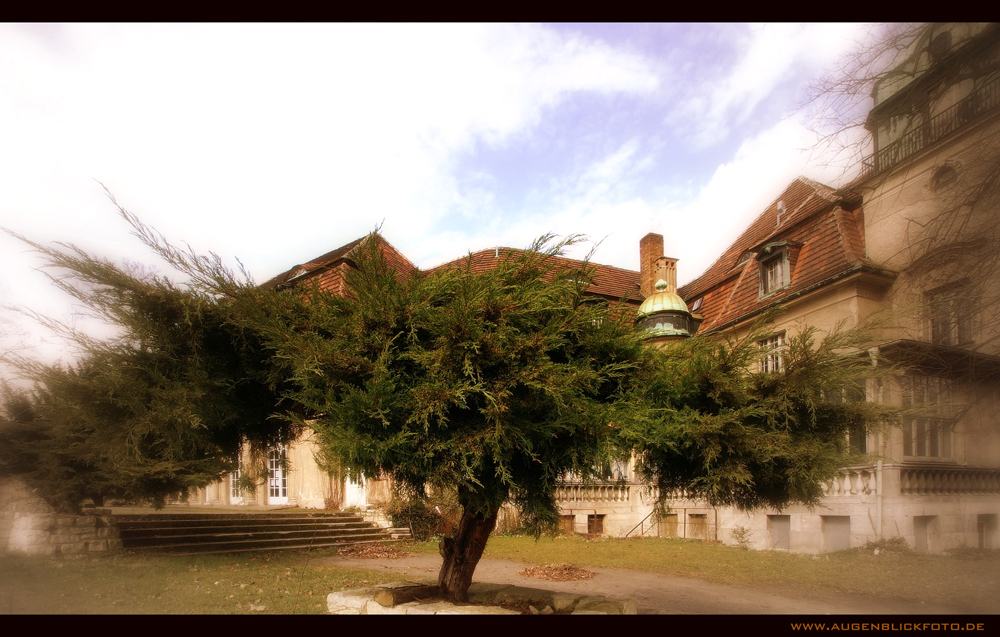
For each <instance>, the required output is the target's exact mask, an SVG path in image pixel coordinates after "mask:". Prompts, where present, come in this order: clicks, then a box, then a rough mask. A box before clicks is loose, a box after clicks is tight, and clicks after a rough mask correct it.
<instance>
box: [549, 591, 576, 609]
mask: <svg viewBox="0 0 1000 637" xmlns="http://www.w3.org/2000/svg"><path fill="white" fill-rule="evenodd" d="M581 597H582V595H574V594H573V593H553V594H552V609H553V610H555V611H556V612H557V613H560V612H563V611H567V610H573V608H574V607H576V603H577V602H578V601H580V599H581Z"/></svg>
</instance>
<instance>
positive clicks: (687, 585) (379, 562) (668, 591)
mask: <svg viewBox="0 0 1000 637" xmlns="http://www.w3.org/2000/svg"><path fill="white" fill-rule="evenodd" d="M314 563H324V564H331V565H337V566H345V567H353V568H366V569H371V570H384V571H391V572H397V573H400V574H402V575H405V576H406V577H407V578H412V579H424V578H427V579H435V578H436V577H437V573H438V570H439V569H440V567H441V557H440V556H437V555H428V554H419V555H411V556H410V557H405V558H401V559H357V558H346V557H343V556H336V557H324V558H318V559H316V560H315V561H314ZM528 566H529V565H528V564H520V563H517V562H509V561H506V560H489V559H484V560H482V561H481V562H480V563H479V566H478V567H477V568H476V574H475V576H474V578H473V581H475V582H487V583H493V584H514V585H518V586H526V587H529V588H544V589H547V590H554V591H563V592H567V593H584V594H589V595H606V596H609V597H631V598H632V599H634V600H636V603H637V604H638V607H639V612H640V613H643V614H653V615H655V614H693V615H728V614H748V615H756V614H765V615H785V614H794V615H827V614H829V615H859V614H866V613H870V614H873V615H887V614H888V615H895V614H912V613H919V614H935V615H936V614H966V613H970V612H972V613H975V612H983V610H982V609H980V610H978V611H977V610H975V609H969V608H958V607H955V606H950V605H946V604H941V603H936V602H932V603H923V602H918V601H912V600H886V599H875V598H872V597H869V596H865V595H851V594H846V593H835V592H824V593H801V594H795V595H791V594H787V593H779V592H774V591H767V590H763V589H747V588H740V587H735V586H726V585H723V584H713V583H710V582H704V581H701V580H698V579H693V578H688V577H680V576H675V575H662V574H657V573H646V572H642V571H630V570H624V569H610V568H596V567H589V566H588V567H586V568H587V570H590V571H593V572H595V573H597V575H596V576H595V577H593V578H591V579H586V580H577V581H569V582H554V581H548V580H541V579H534V578H527V577H523V576H521V575H518V572H519V571H522V570H524V569H525V568H527V567H528ZM986 612H991V611H986ZM992 612H996V611H992Z"/></svg>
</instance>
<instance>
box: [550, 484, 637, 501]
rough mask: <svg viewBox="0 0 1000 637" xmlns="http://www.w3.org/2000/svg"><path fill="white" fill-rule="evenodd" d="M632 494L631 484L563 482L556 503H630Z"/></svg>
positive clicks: (557, 492) (558, 488)
mask: <svg viewBox="0 0 1000 637" xmlns="http://www.w3.org/2000/svg"><path fill="white" fill-rule="evenodd" d="M631 492H632V485H629V484H615V483H596V484H587V483H583V482H563V483H560V484H559V486H558V487H556V502H558V503H559V504H561V505H568V504H571V503H578V502H628V501H629V497H630V496H631Z"/></svg>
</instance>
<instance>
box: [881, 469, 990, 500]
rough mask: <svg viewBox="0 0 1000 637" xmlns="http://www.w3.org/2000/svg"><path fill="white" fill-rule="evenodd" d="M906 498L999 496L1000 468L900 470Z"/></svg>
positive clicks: (900, 478)
mask: <svg viewBox="0 0 1000 637" xmlns="http://www.w3.org/2000/svg"><path fill="white" fill-rule="evenodd" d="M899 492H900V493H901V494H903V495H953V494H956V495H957V494H963V495H980V494H981V495H987V494H996V493H1000V469H973V468H967V467H905V466H904V467H901V468H900V470H899Z"/></svg>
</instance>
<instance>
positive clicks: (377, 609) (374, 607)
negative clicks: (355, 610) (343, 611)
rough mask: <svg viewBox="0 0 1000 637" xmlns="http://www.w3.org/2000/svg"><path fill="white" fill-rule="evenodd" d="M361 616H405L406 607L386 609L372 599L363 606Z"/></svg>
mask: <svg viewBox="0 0 1000 637" xmlns="http://www.w3.org/2000/svg"><path fill="white" fill-rule="evenodd" d="M361 614H362V615H405V614H406V605H399V606H395V607H386V606H383V605H382V604H380V603H378V602H377V601H375V600H374V599H371V600H368V602H367V603H366V604H365V609H364V612H362V613H361Z"/></svg>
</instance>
